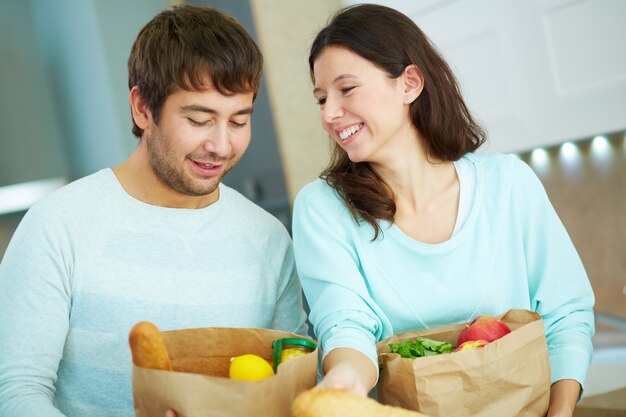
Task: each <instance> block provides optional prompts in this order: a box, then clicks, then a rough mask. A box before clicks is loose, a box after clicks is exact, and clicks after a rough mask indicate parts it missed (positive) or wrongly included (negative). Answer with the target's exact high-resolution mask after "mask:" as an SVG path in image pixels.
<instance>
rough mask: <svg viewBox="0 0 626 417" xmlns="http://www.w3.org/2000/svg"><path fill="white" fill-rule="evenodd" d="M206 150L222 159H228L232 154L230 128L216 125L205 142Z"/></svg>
mask: <svg viewBox="0 0 626 417" xmlns="http://www.w3.org/2000/svg"><path fill="white" fill-rule="evenodd" d="M204 150H205V151H207V152H210V153H212V154H215V155H216V156H218V157H220V158H227V157H228V155H229V154H230V137H229V132H228V128H227V127H225V126H220V125H215V126H214V128H213V129H211V131H210V133H209V137H208V138H207V139H206V140H205V141H204Z"/></svg>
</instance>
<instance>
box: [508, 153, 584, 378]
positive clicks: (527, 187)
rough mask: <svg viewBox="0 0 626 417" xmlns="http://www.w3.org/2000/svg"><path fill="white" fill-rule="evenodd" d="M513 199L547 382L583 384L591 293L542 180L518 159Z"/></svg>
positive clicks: (573, 248) (580, 262) (576, 255)
mask: <svg viewBox="0 0 626 417" xmlns="http://www.w3.org/2000/svg"><path fill="white" fill-rule="evenodd" d="M515 180H516V182H515V183H514V185H515V186H517V188H518V190H519V193H518V199H517V201H516V202H515V204H516V205H517V207H519V208H520V210H522V208H523V214H522V215H521V217H522V218H525V219H526V223H525V224H526V226H525V228H524V230H523V231H522V233H523V234H524V251H525V253H526V267H527V270H528V280H529V291H530V300H531V308H532V309H533V310H534V311H536V312H538V313H539V314H540V315H541V317H542V318H543V321H544V325H545V330H546V339H547V343H548V352H549V356H550V367H551V371H552V382H556V381H558V380H561V379H574V380H576V381H578V382H579V383H580V384H581V386H583V387H584V382H585V376H586V374H587V370H588V368H589V365H590V363H591V355H592V351H593V347H592V344H591V337H592V336H593V334H594V315H593V305H594V294H593V291H592V288H591V285H590V283H589V279H588V277H587V273H586V272H585V268H584V266H583V264H582V261H581V260H580V257H579V256H578V253H577V252H576V248H575V247H574V245H573V243H572V241H571V240H570V238H569V235H568V234H567V231H566V230H565V227H564V226H563V224H562V223H561V221H560V219H559V217H558V215H557V213H556V211H555V210H554V208H553V207H552V204H551V203H550V201H549V199H548V196H547V194H546V192H545V190H544V188H543V185H542V184H541V182H540V181H539V179H538V178H537V177H536V175H535V174H534V173H533V172H532V171H531V169H530V168H529V167H528V166H527V165H525V164H522V163H519V165H518V170H517V176H516V177H515Z"/></svg>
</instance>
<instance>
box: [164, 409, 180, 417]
mask: <svg viewBox="0 0 626 417" xmlns="http://www.w3.org/2000/svg"><path fill="white" fill-rule="evenodd" d="M177 416H178V414H176V411H174V410H167V411H166V412H165V417H177Z"/></svg>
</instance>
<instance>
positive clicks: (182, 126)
mask: <svg viewBox="0 0 626 417" xmlns="http://www.w3.org/2000/svg"><path fill="white" fill-rule="evenodd" d="M261 67H262V57H261V54H260V52H259V50H258V47H257V46H256V44H255V43H254V41H253V40H252V38H251V37H250V35H249V34H247V33H246V31H245V30H244V29H243V28H242V27H241V26H240V25H239V24H238V23H237V22H236V21H235V20H234V19H233V18H231V17H229V16H227V15H225V14H223V13H221V12H219V11H217V10H214V9H210V8H199V7H191V6H181V7H176V8H173V9H172V10H170V11H165V12H162V13H160V14H159V15H157V16H156V17H155V18H154V19H153V20H152V21H150V22H149V23H148V24H147V25H146V26H145V27H144V28H143V29H142V30H141V31H140V33H139V35H138V37H137V39H136V41H135V43H134V45H133V48H132V51H131V54H130V57H129V60H128V70H129V87H130V105H131V114H132V118H133V122H134V126H133V133H134V134H135V135H136V136H138V137H139V138H140V139H139V144H138V146H137V148H136V149H135V151H134V152H133V153H132V155H130V157H129V158H128V159H127V160H126V161H124V162H123V163H121V164H120V165H118V166H116V167H114V168H113V169H104V170H101V171H99V172H97V173H95V174H92V175H90V176H87V177H85V178H82V179H80V180H78V181H75V182H73V183H71V184H69V185H68V186H66V187H64V188H62V189H61V190H59V191H57V192H55V193H53V194H52V195H51V196H49V197H47V198H45V199H44V200H43V201H41V202H39V203H38V204H36V205H35V206H34V207H33V208H32V209H31V210H29V212H28V213H27V214H26V216H25V217H24V219H23V221H22V223H21V224H20V226H19V228H18V230H17V231H16V232H15V235H14V237H13V239H12V241H11V243H10V245H9V248H8V249H7V251H6V254H5V257H4V260H3V262H2V264H1V265H0V416H1V417H9V416H10V417H33V416H37V417H53V416H54V417H59V416H68V417H70V416H81V417H82V416H90V417H97V416H115V417H120V416H132V415H134V413H133V402H132V390H131V378H130V371H131V358H130V351H129V347H128V343H127V340H128V332H129V330H130V329H131V327H132V326H133V325H134V324H135V323H136V322H137V321H140V320H149V321H152V322H153V323H155V324H156V325H157V326H159V327H160V328H161V329H174V328H189V327H210V326H228V327H267V328H274V329H280V330H286V331H292V332H297V333H301V334H306V330H307V326H306V324H305V313H304V311H303V308H302V300H301V289H300V286H299V283H298V280H297V277H296V273H295V266H294V261H293V254H292V247H291V241H290V239H289V235H288V233H287V231H286V230H285V228H284V227H283V226H282V225H281V224H280V222H278V220H276V219H275V218H273V217H272V216H271V215H269V214H268V213H266V212H265V211H263V210H262V209H260V208H259V207H257V206H255V205H254V204H252V203H251V202H250V201H248V200H246V199H245V198H244V197H242V196H241V195H240V194H239V193H237V192H236V191H234V190H232V189H230V188H228V187H226V186H224V185H223V184H221V179H222V178H223V177H224V175H225V174H226V173H227V172H228V171H229V170H230V169H231V168H232V167H233V166H234V165H235V164H236V163H237V161H238V160H239V159H240V158H241V156H242V154H243V153H244V151H245V150H246V148H247V146H248V143H249V140H250V116H251V114H252V110H253V101H254V98H255V96H256V93H257V91H258V88H259V82H260V77H261Z"/></svg>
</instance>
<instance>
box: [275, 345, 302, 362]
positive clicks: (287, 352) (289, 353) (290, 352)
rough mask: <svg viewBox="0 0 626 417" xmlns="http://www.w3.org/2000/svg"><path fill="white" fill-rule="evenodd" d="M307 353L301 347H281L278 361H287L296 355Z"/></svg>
mask: <svg viewBox="0 0 626 417" xmlns="http://www.w3.org/2000/svg"><path fill="white" fill-rule="evenodd" d="M307 353H308V352H306V351H304V350H302V349H293V348H289V349H283V351H282V353H281V354H280V363H283V362H285V361H288V360H289V359H293V358H295V357H297V356H302V355H306V354H307Z"/></svg>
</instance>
